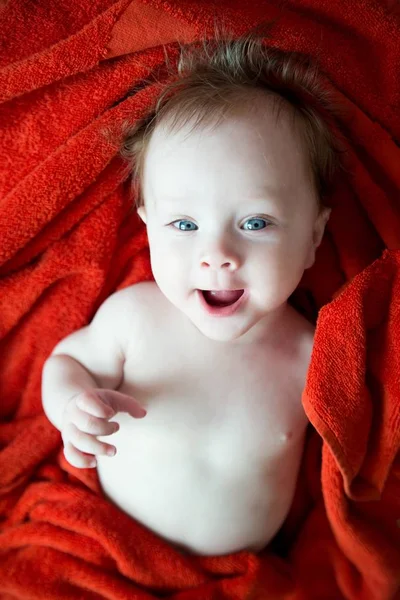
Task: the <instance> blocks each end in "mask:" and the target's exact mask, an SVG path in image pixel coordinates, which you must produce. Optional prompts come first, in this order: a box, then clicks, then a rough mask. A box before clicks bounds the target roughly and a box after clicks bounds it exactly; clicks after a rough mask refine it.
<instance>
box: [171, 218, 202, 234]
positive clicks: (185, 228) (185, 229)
mask: <svg viewBox="0 0 400 600" xmlns="http://www.w3.org/2000/svg"><path fill="white" fill-rule="evenodd" d="M175 223H179V226H178V227H175ZM181 223H184V224H185V225H184V226H183V227H181V226H180V224H181ZM187 224H189V226H190V225H194V227H196V229H197V225H195V224H194V223H193V221H186V220H185V219H182V220H180V221H174V222H173V223H171V225H173V226H174V227H175V229H180V230H181V231H195V229H191V228H190V227H188V225H187Z"/></svg>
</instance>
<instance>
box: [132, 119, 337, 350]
mask: <svg viewBox="0 0 400 600" xmlns="http://www.w3.org/2000/svg"><path fill="white" fill-rule="evenodd" d="M188 131H189V128H186V129H184V130H181V131H180V132H179V133H177V134H173V135H172V134H171V133H168V131H167V130H165V129H164V128H163V127H161V126H159V128H157V129H156V130H155V132H154V133H153V136H152V138H151V140H150V145H149V148H148V154H147V157H146V163H145V172H144V182H143V183H144V185H143V188H144V196H145V207H142V208H140V209H139V211H138V212H139V215H140V217H141V218H142V219H143V220H144V221H145V223H146V225H147V234H148V240H149V247H150V257H151V266H152V271H153V275H154V278H155V280H156V282H157V284H158V286H159V288H160V289H161V291H162V292H163V293H164V295H165V296H166V297H167V298H168V299H169V300H170V301H171V302H172V303H173V304H174V305H175V306H176V307H177V308H178V309H179V310H181V311H182V312H183V313H184V314H185V315H186V316H187V317H188V318H189V319H190V320H191V321H192V323H193V324H194V325H195V326H196V327H197V329H198V330H200V331H201V332H202V333H203V334H204V335H205V336H207V337H208V338H210V339H213V340H219V341H231V340H236V339H238V338H240V337H241V336H245V335H246V334H247V332H250V330H253V328H256V330H257V331H260V332H261V330H262V327H263V323H266V322H267V321H270V320H271V315H272V314H273V313H274V312H276V313H278V312H279V311H281V310H282V306H283V305H286V301H287V299H288V297H289V296H290V295H291V294H292V292H293V291H294V290H295V289H296V287H297V285H298V283H299V282H300V280H301V278H302V275H303V272H304V270H305V269H307V268H309V267H310V266H311V265H312V264H313V262H314V258H315V249H316V247H317V246H318V245H319V243H320V240H321V238H322V235H323V231H324V227H325V224H326V221H327V220H328V218H329V212H330V211H329V210H328V211H325V212H324V213H323V214H322V215H320V216H319V218H317V217H318V208H317V202H316V197H315V195H314V194H315V192H314V191H313V189H312V186H311V184H310V182H309V181H308V179H307V174H306V164H307V163H306V158H305V155H304V151H303V150H302V149H301V147H300V142H299V141H298V140H297V138H296V136H295V134H294V133H293V132H292V131H291V130H290V124H289V120H288V119H287V120H285V121H284V122H283V123H282V121H280V122H279V123H278V124H275V116H274V115H273V113H272V111H264V112H263V114H262V116H260V115H258V116H257V115H256V114H243V115H242V116H239V117H235V119H233V118H231V119H229V120H227V121H225V122H224V123H223V124H221V125H219V127H218V128H217V129H215V130H214V131H213V132H211V131H208V130H199V131H195V132H192V133H191V134H190V135H188ZM186 136H187V138H186ZM185 138H186V139H185ZM227 289H230V290H232V289H245V290H246V294H247V299H246V301H245V302H243V303H242V304H241V306H240V307H239V309H238V310H237V311H236V312H235V313H234V314H232V315H231V316H226V317H215V316H213V315H210V314H208V312H207V311H206V310H205V309H204V307H203V306H202V303H201V302H200V298H199V293H198V292H197V290H227ZM249 335H250V334H248V336H247V337H249Z"/></svg>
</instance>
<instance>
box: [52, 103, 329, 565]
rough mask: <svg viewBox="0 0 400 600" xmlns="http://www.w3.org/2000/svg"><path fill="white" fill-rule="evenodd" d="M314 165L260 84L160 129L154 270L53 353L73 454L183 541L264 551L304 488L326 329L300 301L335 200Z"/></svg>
mask: <svg viewBox="0 0 400 600" xmlns="http://www.w3.org/2000/svg"><path fill="white" fill-rule="evenodd" d="M308 173H309V172H308V163H307V156H306V154H305V153H304V151H303V148H302V146H301V145H300V142H299V139H298V136H297V135H295V134H294V132H293V130H292V128H291V125H290V121H289V119H288V118H285V116H284V115H282V118H281V120H280V121H279V122H278V121H276V119H275V117H274V115H273V112H272V111H271V110H269V100H268V98H267V97H264V96H262V94H260V95H259V102H258V103H257V102H256V101H255V100H254V101H252V102H251V103H249V105H248V106H245V105H243V106H241V107H240V109H238V110H237V112H236V113H235V114H233V115H231V116H230V117H229V118H227V119H225V120H224V121H223V122H222V123H221V124H219V125H218V127H216V128H214V129H210V128H208V129H207V128H200V130H198V131H195V132H190V131H189V128H185V127H183V128H182V129H181V130H180V131H179V132H176V133H173V134H172V133H171V132H170V131H169V129H168V124H167V123H164V124H163V125H162V126H161V125H160V126H158V127H157V128H156V129H155V131H154V133H153V134H152V137H151V140H150V144H149V148H148V151H147V154H146V162H145V171H144V196H145V203H144V205H143V206H141V207H140V208H139V209H138V214H139V216H140V218H141V219H142V220H143V221H144V222H145V224H146V227H147V234H148V241H149V248H150V257H151V267H152V272H153V275H154V279H155V281H154V282H153V281H151V282H141V283H138V284H136V285H132V286H130V287H127V288H125V289H123V290H120V291H118V292H116V293H114V294H113V295H112V296H110V297H109V298H108V299H107V300H106V301H105V302H104V304H103V305H102V306H101V307H100V308H99V310H98V312H97V314H96V315H95V317H94V319H93V321H92V323H91V324H89V325H88V326H87V327H84V328H82V329H80V330H79V331H76V332H74V333H72V334H71V335H69V336H68V337H67V338H65V339H64V340H62V341H61V342H60V343H59V344H58V345H57V346H56V347H55V349H54V351H53V353H52V355H51V356H50V358H49V359H48V360H47V361H46V363H45V366H44V370H43V387H42V391H43V406H44V410H45V413H46V415H47V416H48V418H49V420H50V421H51V422H52V423H53V424H54V425H55V426H56V427H57V428H58V429H59V430H60V431H61V433H62V438H63V442H64V453H65V457H66V459H67V460H68V461H69V462H70V463H71V464H72V465H74V466H75V467H78V468H87V467H90V466H94V465H97V469H98V475H99V479H100V482H101V485H102V488H103V490H104V493H105V495H106V497H107V498H108V499H109V500H110V501H112V502H113V503H115V504H116V505H117V506H119V507H120V508H121V509H122V510H123V511H125V513H127V514H129V515H131V516H132V517H133V518H134V519H137V520H138V521H140V522H141V523H142V524H144V525H145V526H146V527H148V528H150V529H151V530H152V531H154V532H156V533H157V534H158V535H160V536H162V537H163V538H164V539H166V540H168V541H169V542H170V543H171V544H172V545H173V546H175V547H177V548H179V549H180V550H182V552H187V553H195V554H200V555H221V554H227V553H231V552H236V551H239V550H250V551H253V552H259V551H260V550H261V549H263V548H264V547H265V546H266V545H267V544H268V543H269V542H270V541H271V540H272V538H273V537H274V536H275V534H276V533H277V532H278V530H279V529H280V527H281V525H282V523H283V522H284V520H285V518H286V516H287V513H288V511H289V509H290V506H291V503H292V500H293V496H294V490H295V485H296V480H297V477H298V472H299V466H300V461H301V457H302V450H303V443H304V438H305V432H306V427H307V418H306V415H305V412H304V410H303V407H302V403H301V396H302V391H303V389H304V386H305V380H306V374H307V370H308V366H309V362H310V357H311V352H312V347H313V337H314V327H313V325H312V324H310V323H309V322H308V321H307V320H306V319H305V318H304V317H302V316H301V315H300V314H299V313H298V312H297V311H296V310H295V309H294V308H293V307H291V306H290V304H288V302H287V300H288V298H289V296H290V295H291V294H292V292H293V291H294V290H295V289H296V287H297V285H298V283H299V282H300V280H301V278H302V275H303V272H304V270H305V269H308V268H309V267H311V265H312V264H313V263H314V260H315V251H316V248H317V247H318V245H319V244H320V242H321V239H322V236H323V233H324V228H325V225H326V222H327V221H328V218H329V213H330V209H325V208H323V209H319V206H318V198H317V196H316V192H315V190H314V188H313V186H312V185H311V183H310V181H309V177H308ZM141 407H142V408H144V409H145V411H146V413H144V411H143V410H142V409H141ZM144 414H145V416H144V417H143V415H144ZM142 417H143V418H142ZM110 419H111V420H110ZM109 449H113V450H115V455H114V456H113V457H112V458H110V457H108V450H109Z"/></svg>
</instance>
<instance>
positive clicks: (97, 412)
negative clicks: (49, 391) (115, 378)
mask: <svg viewBox="0 0 400 600" xmlns="http://www.w3.org/2000/svg"><path fill="white" fill-rule="evenodd" d="M117 412H127V413H129V414H130V415H131V416H132V417H135V418H137V419H139V418H141V417H144V416H145V415H146V411H145V409H144V408H142V407H141V406H140V404H139V403H138V402H137V400H135V399H134V398H132V397H131V396H127V395H126V394H122V393H120V392H116V391H115V390H105V389H99V388H93V389H90V390H85V391H84V392H81V393H79V394H77V395H76V396H73V397H72V398H71V399H70V400H69V401H68V402H67V405H66V407H65V410H64V413H63V421H62V426H61V437H62V439H63V442H64V456H65V458H66V459H67V461H68V462H69V463H70V464H71V465H72V466H73V467H77V468H78V469H87V468H90V467H95V466H96V464H97V461H96V458H95V455H96V454H106V455H107V456H114V455H115V453H116V448H115V447H114V446H111V445H109V444H104V443H103V442H100V441H99V440H98V439H97V438H96V436H97V435H111V434H112V433H115V432H116V431H118V429H119V425H118V423H115V422H114V421H111V422H109V419H111V417H113V416H114V415H115V414H116V413H117Z"/></svg>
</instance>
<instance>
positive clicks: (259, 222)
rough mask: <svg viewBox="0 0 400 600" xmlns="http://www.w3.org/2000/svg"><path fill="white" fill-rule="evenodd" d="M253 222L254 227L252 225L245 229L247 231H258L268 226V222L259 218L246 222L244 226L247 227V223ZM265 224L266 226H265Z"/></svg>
mask: <svg viewBox="0 0 400 600" xmlns="http://www.w3.org/2000/svg"><path fill="white" fill-rule="evenodd" d="M251 221H254V224H253V225H250V227H245V226H244V228H245V229H247V230H248V231H257V230H259V229H265V227H266V226H267V221H266V220H265V219H260V218H258V217H253V218H252V219H247V221H246V222H245V224H244V225H246V223H250V222H251ZM263 223H264V225H263Z"/></svg>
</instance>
